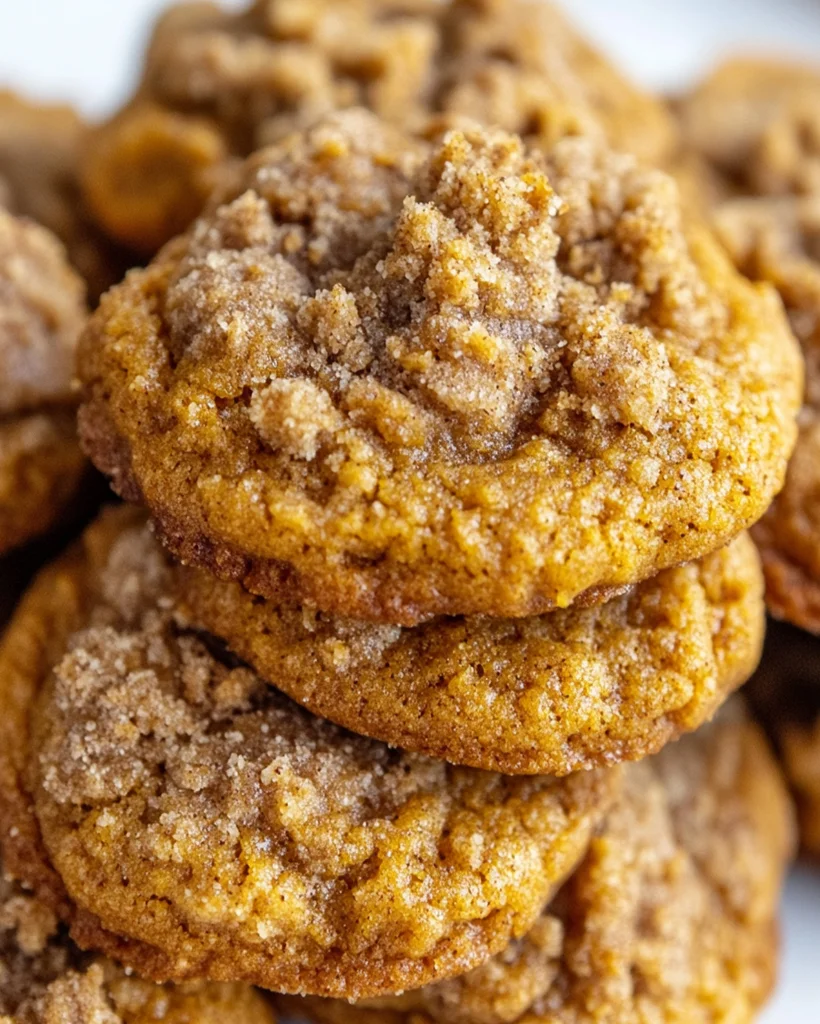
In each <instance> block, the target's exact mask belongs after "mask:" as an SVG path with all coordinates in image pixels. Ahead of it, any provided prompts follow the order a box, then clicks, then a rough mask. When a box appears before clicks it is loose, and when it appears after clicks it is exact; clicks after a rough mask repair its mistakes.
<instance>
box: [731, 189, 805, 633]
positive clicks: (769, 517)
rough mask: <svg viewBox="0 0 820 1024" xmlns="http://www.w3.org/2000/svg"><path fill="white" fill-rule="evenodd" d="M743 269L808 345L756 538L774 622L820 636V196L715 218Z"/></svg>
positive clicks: (751, 202)
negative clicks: (794, 433) (796, 410)
mask: <svg viewBox="0 0 820 1024" xmlns="http://www.w3.org/2000/svg"><path fill="white" fill-rule="evenodd" d="M714 220H715V224H716V226H717V229H718V233H719V235H720V237H721V239H722V241H723V242H724V243H725V244H726V246H727V248H728V249H729V252H730V253H731V255H732V257H733V258H734V260H735V262H736V263H737V265H738V267H739V268H740V269H741V270H742V271H743V272H744V273H745V274H747V275H748V276H749V277H752V278H754V279H755V280H762V281H768V282H771V283H772V284H773V285H774V286H775V287H776V288H777V290H778V291H779V292H780V295H781V297H782V299H783V302H784V304H785V306H786V311H787V312H788V314H789V318H790V320H791V323H792V327H793V328H794V332H795V334H796V335H797V337H798V339H799V340H800V342H801V344H802V346H803V354H804V356H805V359H806V393H805V402H804V405H803V409H802V412H801V413H800V419H799V435H798V441H797V447H796V448H795V450H794V454H793V455H792V458H791V461H790V462H789V468H788V471H787V474H786V484H785V487H784V488H783V490H782V492H781V493H780V494H779V495H778V497H777V498H776V499H775V501H774V503H773V504H772V506H771V508H770V509H769V511H768V512H767V513H766V515H765V516H764V517H763V519H762V520H761V521H760V523H759V524H758V525H757V526H756V527H755V528H754V530H753V535H754V538H755V540H756V541H757V543H758V546H759V548H760V552H761V555H762V558H763V567H764V571H765V574H766V598H767V602H768V605H769V609H770V610H771V612H772V614H773V615H776V616H777V617H778V618H782V619H786V620H788V621H789V622H793V623H794V624H795V625H798V626H802V627H803V628H804V629H808V630H811V631H813V632H815V633H820V192H818V194H817V195H816V196H799V197H798V196H793V197H782V198H777V199H770V198H745V199H735V200H732V201H730V202H726V203H724V204H722V205H721V206H719V207H718V208H717V209H716V211H715V213H714Z"/></svg>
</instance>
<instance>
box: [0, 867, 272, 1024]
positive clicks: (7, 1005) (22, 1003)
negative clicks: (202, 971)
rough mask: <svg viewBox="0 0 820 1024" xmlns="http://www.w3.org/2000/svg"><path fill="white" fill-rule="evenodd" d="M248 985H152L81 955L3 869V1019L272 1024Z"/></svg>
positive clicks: (12, 1023)
mask: <svg viewBox="0 0 820 1024" xmlns="http://www.w3.org/2000/svg"><path fill="white" fill-rule="evenodd" d="M275 1020H276V1017H275V1014H274V1013H273V1010H272V1008H271V1007H270V1006H269V1005H268V1003H267V1001H266V1000H265V999H264V998H263V997H262V996H261V995H260V994H258V993H257V992H255V991H254V990H253V989H252V988H251V987H250V986H247V985H218V984H207V983H201V982H193V983H190V984H186V985H178V986H174V985H154V984H152V983H150V982H145V981H141V980H140V979H139V978H137V977H136V976H135V975H133V974H129V973H126V972H125V971H123V970H122V969H121V968H118V967H116V966H115V965H114V964H113V963H111V962H110V961H105V960H101V959H99V958H95V957H93V956H90V955H88V954H85V953H82V952H81V951H80V950H79V949H78V948H77V947H76V946H75V945H74V943H72V942H71V940H70V939H68V938H67V937H66V935H65V934H64V932H63V930H62V929H61V928H60V926H59V923H58V921H57V918H56V916H55V915H54V913H53V911H51V910H50V909H49V908H48V907H46V906H44V905H43V904H42V903H40V902H39V901H38V900H37V899H36V897H34V896H32V894H31V893H29V892H27V891H26V890H25V889H23V888H22V887H21V886H20V885H18V884H17V883H15V882H14V881H12V880H11V879H10V878H8V877H7V876H4V875H3V874H2V868H1V866H0V1024H69V1022H70V1024H155V1022H157V1024H222V1022H225V1024H275Z"/></svg>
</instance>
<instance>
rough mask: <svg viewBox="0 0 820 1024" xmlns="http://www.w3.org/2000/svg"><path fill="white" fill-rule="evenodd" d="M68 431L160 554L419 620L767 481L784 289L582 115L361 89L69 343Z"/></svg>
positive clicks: (588, 580) (486, 607)
mask: <svg viewBox="0 0 820 1024" xmlns="http://www.w3.org/2000/svg"><path fill="white" fill-rule="evenodd" d="M79 364H80V372H81V375H82V377H83V379H84V383H85V386H86V392H85V394H86V403H85V406H84V408H83V410H82V413H81V430H82V434H83V438H84V443H85V447H86V450H87V451H88V452H89V454H90V455H91V457H92V458H93V459H94V461H95V462H96V464H97V465H98V467H99V468H100V469H102V470H103V471H104V472H105V473H107V474H108V475H109V476H111V477H112V478H113V484H114V487H115V489H117V490H118V492H119V493H120V494H122V495H123V496H125V497H126V498H129V499H131V500H142V501H144V502H145V503H146V504H147V505H148V507H149V508H150V510H151V512H152V514H153V515H154V517H155V519H156V521H157V523H158V526H159V529H160V531H161V533H162V535H163V539H164V540H165V542H166V543H167V544H168V546H169V547H170V548H171V550H173V551H174V552H175V553H176V554H177V555H178V556H179V557H181V559H182V560H183V561H185V562H188V563H192V564H198V565H201V566H203V567H204V568H207V569H209V570H210V571H212V572H214V573H215V574H216V575H220V576H222V577H225V578H233V579H239V580H241V581H242V582H243V584H244V585H245V586H246V587H247V588H248V589H249V590H251V591H253V592H256V593H259V594H262V595H264V596H269V597H273V598H276V599H278V598H280V597H282V596H285V597H288V598H289V599H296V600H299V601H301V602H302V603H305V604H308V605H312V606H315V607H318V608H320V609H322V610H324V611H327V612H330V613H333V614H339V615H349V616H352V617H357V618H366V619H370V620H374V621H387V622H394V623H403V624H407V625H410V624H414V623H417V622H420V621H423V620H425V619H428V618H430V617H432V616H434V615H438V614H450V615H452V614H490V615H503V616H524V615H531V614H536V613H539V612H542V611H545V610H548V609H551V608H554V607H556V606H557V607H566V606H567V605H569V604H571V603H573V602H575V601H582V602H584V601H586V602H587V603H589V602H600V601H602V600H604V599H606V598H608V597H610V596H612V595H613V594H614V593H617V592H618V591H620V590H622V589H623V588H624V587H625V586H628V585H630V584H633V583H636V582H639V581H640V580H643V579H646V578H648V577H651V576H653V575H655V574H656V573H657V572H658V571H660V570H662V569H664V568H667V567H669V566H672V565H678V564H680V563H681V562H684V561H687V560H691V559H693V558H697V557H700V556H702V555H704V554H707V553H709V552H711V551H713V550H715V549H716V548H718V547H720V546H721V545H722V544H724V543H725V542H726V541H728V540H729V539H730V538H732V537H734V536H735V535H736V534H737V533H738V532H739V531H741V530H742V529H743V528H745V527H746V526H747V525H749V524H750V523H751V522H753V521H754V520H756V519H757V518H758V517H759V516H760V515H761V514H762V512H763V511H764V510H765V509H766V507H767V506H768V505H769V503H770V501H771V499H772V497H773V496H774V494H775V493H776V492H777V491H778V490H779V488H780V486H781V484H782V480H783V475H784V472H785V465H786V460H787V458H788V456H789V454H790V453H791V449H792V446H793V442H794V437H795V433H796V427H795V424H794V416H795V414H796V411H797V407H798V405H799V401H800V396H801V392H802V367H801V364H800V359H799V354H798V351H797V346H796V343H795V342H794V339H793V338H792V335H791V333H790V331H789V329H788V325H787V323H786V320H785V317H784V316H783V314H782V310H781V308H780V304H779V302H778V300H777V298H776V296H775V295H774V294H773V292H771V291H769V290H768V289H767V288H765V287H755V286H752V285H750V284H749V283H748V282H747V281H746V280H745V279H743V278H741V277H740V275H738V274H737V273H736V272H735V271H734V269H733V268H732V267H731V266H730V264H729V262H728V260H727V259H726V258H725V256H724V254H723V253H722V251H721V250H720V249H719V247H718V246H717V244H716V243H715V241H714V240H713V238H712V237H711V236H710V235H709V234H708V233H707V232H706V231H705V230H703V229H702V228H700V227H699V226H697V225H692V224H690V223H689V222H688V221H687V220H686V218H685V216H684V215H683V213H682V210H681V207H680V203H679V198H678V193H677V190H676V188H675V186H674V183H673V182H672V180H671V179H670V178H668V177H667V176H666V175H664V174H663V173H661V172H659V171H653V170H645V169H643V168H641V167H640V166H639V165H637V164H636V163H635V161H634V160H633V159H632V158H631V157H627V156H621V155H616V154H614V153H612V152H610V151H609V150H607V149H602V148H600V147H599V146H598V145H597V144H595V143H594V142H592V141H591V140H589V139H564V140H562V141H560V142H558V143H557V144H556V145H555V147H554V148H553V149H552V150H551V151H550V153H549V154H548V155H545V154H543V153H542V152H540V151H537V150H529V149H527V148H526V147H525V146H524V145H523V144H522V143H521V141H520V140H518V139H517V138H516V137H514V136H510V135H506V134H503V133H500V132H494V131H489V132H488V131H484V130H482V129H478V128H473V129H469V130H466V131H451V132H448V133H446V134H445V136H444V137H443V138H442V139H440V140H438V141H437V142H436V143H435V144H423V143H420V142H412V141H411V140H410V139H409V138H407V137H406V136H403V135H401V134H400V133H397V132H395V131H394V130H392V129H390V128H389V127H387V126H385V125H383V124H382V123H381V122H379V121H377V120H376V119H375V118H374V117H373V116H372V115H370V114H367V113H365V112H363V111H348V112H345V113H342V114H337V115H335V116H334V117H332V118H330V119H329V120H328V121H326V122H323V123H321V124H319V125H317V126H316V127H314V128H313V129H311V130H310V131H308V132H306V133H305V134H303V135H294V136H291V137H290V138H289V139H287V140H286V141H284V142H282V143H281V144H280V145H279V146H276V147H272V148H270V149H268V150H265V151H263V152H262V153H260V154H258V155H257V156H256V157H253V158H251V159H250V160H249V161H248V162H247V164H246V165H245V167H244V169H243V170H242V171H241V172H238V173H237V174H236V176H235V180H234V182H233V185H232V187H231V188H230V189H228V190H226V191H225V192H223V193H222V195H221V201H220V202H218V203H217V202H215V203H214V204H213V206H212V207H211V208H210V209H209V211H208V212H207V213H206V214H205V215H204V216H203V217H202V218H201V219H200V220H198V221H197V222H196V224H195V225H194V226H193V228H192V230H191V232H190V233H189V234H188V235H187V236H185V237H183V238H180V239H178V240H177V241H175V242H174V243H172V244H171V245H169V246H168V247H166V249H165V250H163V252H162V253H161V254H160V256H159V257H158V258H157V259H156V260H155V262H154V263H153V264H152V265H151V266H150V267H149V268H148V269H147V270H145V271H141V272H140V271H138V272H135V273H133V274H131V275H130V276H129V278H128V279H127V281H126V282H124V283H123V284H122V285H121V286H120V287H118V288H116V289H114V290H112V291H111V292H110V293H109V294H108V295H107V296H106V298H105V300H104V302H103V304H102V305H101V307H100V309H99V310H98V312H97V313H96V315H95V316H94V317H93V318H92V321H91V323H90V326H89V329H88V330H87V331H86V332H85V334H84V337H83V341H82V342H81V346H80V360H79Z"/></svg>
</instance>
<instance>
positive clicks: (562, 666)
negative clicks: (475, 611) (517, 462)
mask: <svg viewBox="0 0 820 1024" xmlns="http://www.w3.org/2000/svg"><path fill="white" fill-rule="evenodd" d="M175 576H176V586H177V588H178V600H180V603H181V614H182V616H183V618H184V619H186V620H187V621H189V622H191V623H193V624H195V625H196V626H199V627H200V628H205V629H207V630H208V631H209V632H211V633H214V634H216V635H217V636H219V637H221V638H223V639H224V640H225V642H226V643H227V644H228V646H229V647H230V649H231V650H232V651H234V652H235V653H236V654H237V655H238V656H240V657H241V658H243V659H244V660H245V661H247V662H248V663H249V664H251V665H252V666H253V667H254V669H255V670H256V671H257V672H259V674H260V675H261V676H262V678H264V679H267V680H269V681H270V682H271V683H273V684H274V685H275V686H277V687H278V688H279V689H281V690H283V691H284V692H285V693H287V694H288V695H289V696H291V697H293V698H295V699H296V700H297V701H299V703H300V704H303V705H304V706H306V707H307V708H309V709H310V710H311V711H313V712H314V713H315V714H318V715H321V716H322V717H325V718H329V719H331V720H332V721H334V722H337V723H338V724H340V725H343V726H345V727H346V728H348V729H352V730H354V731H356V732H359V733H363V734H365V735H367V736H373V737H376V738H377V739H380V740H384V741H385V742H387V743H390V744H391V745H393V746H399V747H403V748H404V749H409V750H414V751H418V752H421V753H426V754H429V755H431V756H433V757H439V758H444V759H446V760H448V761H452V762H455V763H457V764H470V765H473V766H475V767H478V768H484V769H487V770H490V771H502V772H507V773H521V772H524V773H530V772H550V773H555V774H559V775H563V774H566V773H567V772H570V771H577V770H579V769H583V768H589V767H592V766H595V765H604V764H607V763H613V762H616V761H622V760H624V759H626V758H629V759H637V758H640V757H644V756H646V755H647V754H650V753H654V752H655V751H657V750H659V749H660V747H661V746H662V745H663V744H664V743H665V742H667V741H668V740H669V739H670V738H672V737H674V736H677V735H678V734H680V733H681V732H683V731H691V730H692V729H695V728H697V726H698V725H700V724H701V723H702V722H703V721H704V720H705V719H707V718H709V717H711V716H712V714H713V713H714V711H715V709H716V707H717V706H718V705H719V704H720V703H721V702H722V701H723V700H724V699H725V698H726V696H727V694H728V693H729V692H730V691H731V690H733V689H734V688H735V687H736V686H739V685H740V684H741V683H743V682H745V681H746V679H748V677H749V675H750V674H751V672H752V670H753V668H754V667H755V665H756V664H757V661H758V658H759V655H760V647H761V643H762V638H763V626H764V622H763V618H764V616H763V608H764V605H763V581H762V577H761V572H760V565H759V559H758V557H757V554H756V552H755V549H754V545H753V544H752V542H751V541H750V540H749V538H748V537H747V536H744V537H741V538H739V539H738V540H736V541H734V542H733V543H732V544H730V545H729V547H727V548H724V549H722V550H721V551H719V552H717V553H716V554H713V555H708V556H707V557H706V558H704V559H703V560H702V561H701V562H699V563H692V564H689V565H686V566H682V567H680V568H677V569H667V570H666V571H665V572H663V573H661V574H659V575H658V576H656V577H655V578H654V579H652V580H649V581H648V582H645V583H641V584H639V585H638V586H637V587H635V588H634V589H633V590H632V591H631V592H630V593H629V594H628V595H625V596H623V597H616V598H613V599H612V600H611V601H609V602H608V603H607V604H604V605H598V606H596V607H594V608H570V609H567V610H563V611H554V612H548V613H546V614H544V615H541V616H536V617H531V618H526V619H488V618H483V617H478V618H439V619H434V620H433V621H431V622H429V623H426V624H425V625H422V626H416V627H413V628H404V629H403V628H401V627H399V626H378V625H372V624H368V623H362V622H357V621H355V620H352V619H333V618H328V617H327V616H323V615H320V614H317V613H315V612H309V611H305V610H303V609H301V608H299V607H298V606H293V605H283V604H275V603H274V602H270V601H261V600H260V599H259V598H255V597H254V596H253V595H252V594H250V593H248V591H246V590H244V589H243V588H242V587H241V586H240V585H239V584H236V583H233V584H231V583H220V582H218V581H216V580H215V579H214V578H213V577H212V576H211V575H209V574H208V573H206V572H203V571H202V570H191V569H188V570H186V569H182V570H179V571H177V572H176V574H175Z"/></svg>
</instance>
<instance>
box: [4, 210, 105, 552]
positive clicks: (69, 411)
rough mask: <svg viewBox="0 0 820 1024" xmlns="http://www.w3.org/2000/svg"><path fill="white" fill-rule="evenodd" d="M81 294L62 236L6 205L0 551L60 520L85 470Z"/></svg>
mask: <svg viewBox="0 0 820 1024" xmlns="http://www.w3.org/2000/svg"><path fill="white" fill-rule="evenodd" d="M83 294H84V289H83V285H82V282H81V281H80V279H79V277H77V275H76V274H75V273H74V272H73V271H72V270H71V268H70V267H69V265H68V263H67V262H66V259H65V253H64V251H63V249H62V246H61V245H60V244H59V243H58V242H57V240H56V238H54V237H53V236H52V235H51V234H49V232H47V231H46V230H45V229H43V228H41V227H39V226H38V225H36V224H34V223H32V222H30V221H26V220H23V219H19V218H16V217H13V216H11V215H10V214H9V213H7V212H6V211H5V210H2V209H0V554H2V553H3V552H6V551H8V550H9V549H10V548H13V547H16V546H17V545H19V544H22V543H23V542H24V541H26V540H28V539H29V538H30V537H34V536H37V535H38V534H41V533H43V532H44V531H46V530H47V529H49V528H50V527H52V526H54V525H56V524H57V523H59V521H60V518H61V517H62V516H64V515H65V513H66V510H67V508H68V506H69V504H70V502H71V501H72V499H73V498H74V496H75V494H76V492H77V489H78V486H79V483H80V481H81V479H82V477H83V474H84V473H85V471H86V462H85V459H84V458H83V455H82V453H81V451H80V446H79V442H78V441H77V428H76V416H75V404H76V397H75V393H74V392H73V391H72V378H73V375H74V355H75V348H76V342H77V335H78V334H79V332H80V330H81V328H82V325H83V323H84V322H85V317H86V309H85V304H84V301H83Z"/></svg>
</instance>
